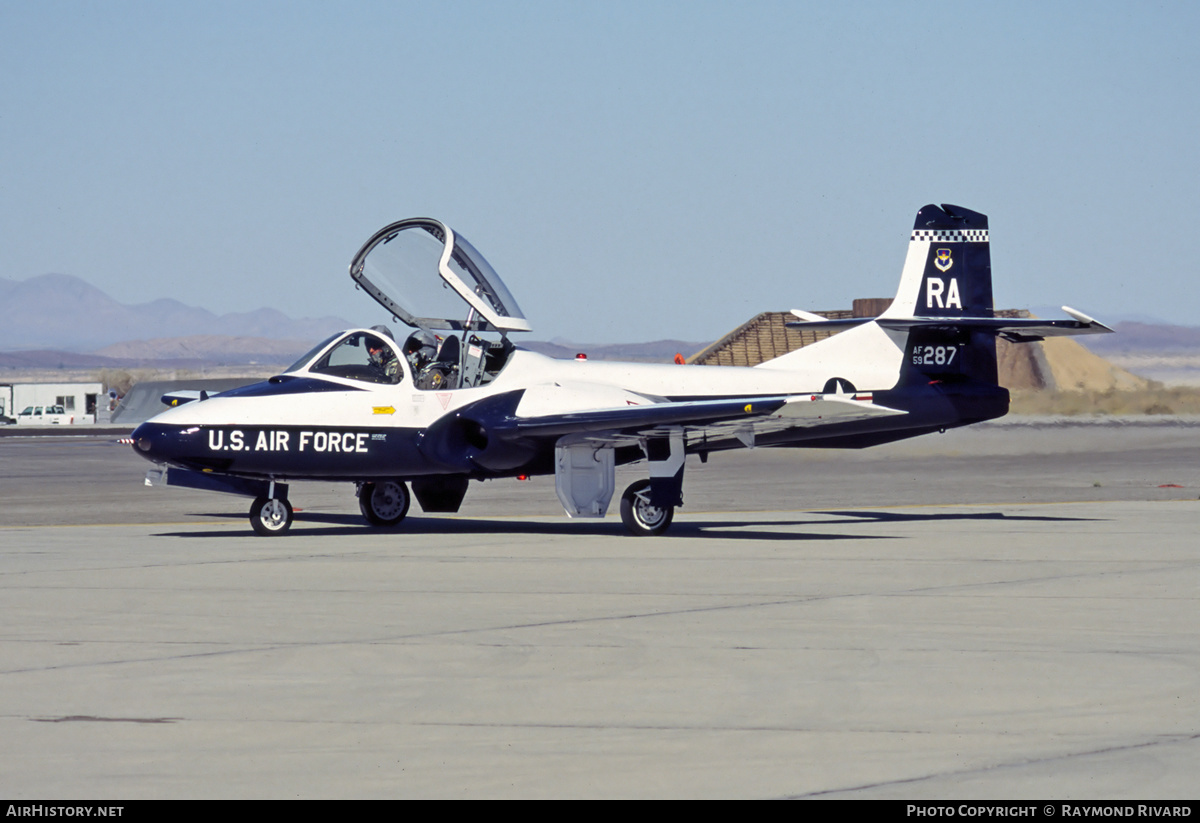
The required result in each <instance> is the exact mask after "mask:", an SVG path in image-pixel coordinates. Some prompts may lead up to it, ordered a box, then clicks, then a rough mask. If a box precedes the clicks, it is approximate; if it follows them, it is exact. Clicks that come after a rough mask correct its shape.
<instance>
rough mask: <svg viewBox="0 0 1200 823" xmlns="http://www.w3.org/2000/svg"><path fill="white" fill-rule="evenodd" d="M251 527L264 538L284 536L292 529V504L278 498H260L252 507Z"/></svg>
mask: <svg viewBox="0 0 1200 823" xmlns="http://www.w3.org/2000/svg"><path fill="white" fill-rule="evenodd" d="M250 525H251V526H253V527H254V531H256V532H258V533H259V534H261V535H263V536H264V537H272V536H274V535H277V534H283V533H284V532H286V531H287V530H288V529H290V528H291V527H292V504H291V503H289V502H287V501H286V500H280V499H279V498H278V497H259V498H257V499H255V501H254V505H252V506H251V507H250Z"/></svg>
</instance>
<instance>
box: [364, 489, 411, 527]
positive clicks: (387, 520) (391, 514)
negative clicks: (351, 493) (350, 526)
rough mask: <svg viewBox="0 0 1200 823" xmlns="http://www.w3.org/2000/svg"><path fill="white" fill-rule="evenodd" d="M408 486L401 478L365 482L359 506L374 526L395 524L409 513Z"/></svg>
mask: <svg viewBox="0 0 1200 823" xmlns="http://www.w3.org/2000/svg"><path fill="white" fill-rule="evenodd" d="M409 500H410V498H409V496H408V487H406V486H405V485H404V484H403V483H401V482H400V481H399V480H384V481H383V482H381V483H363V484H362V486H361V487H360V488H359V490H358V508H359V510H360V511H361V512H362V516H363V517H365V518H367V522H368V523H370V524H371V525H372V526H395V525H396V524H397V523H399V522H400V521H401V520H403V519H404V516H405V515H406V514H408V504H409Z"/></svg>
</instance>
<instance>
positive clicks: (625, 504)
mask: <svg viewBox="0 0 1200 823" xmlns="http://www.w3.org/2000/svg"><path fill="white" fill-rule="evenodd" d="M674 518H675V507H674V506H666V507H660V506H654V505H651V503H650V481H649V480H638V481H637V482H636V483H632V484H630V486H629V488H627V489H626V490H625V493H624V494H623V495H621V522H622V523H624V524H625V528H626V530H628V532H629V533H630V534H632V535H633V536H635V537H653V536H654V535H658V534H662V533H663V532H665V531H666V530H667V527H668V526H670V525H671V521H672V520H673V519H674Z"/></svg>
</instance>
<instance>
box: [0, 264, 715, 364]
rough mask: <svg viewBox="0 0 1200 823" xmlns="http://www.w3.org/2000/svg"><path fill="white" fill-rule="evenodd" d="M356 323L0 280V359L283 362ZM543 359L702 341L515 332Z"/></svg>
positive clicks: (639, 355) (654, 352)
mask: <svg viewBox="0 0 1200 823" xmlns="http://www.w3.org/2000/svg"><path fill="white" fill-rule="evenodd" d="M355 325H356V324H354V323H351V322H350V321H348V320H346V319H344V318H341V317H309V318H303V319H300V320H293V319H292V318H290V317H288V316H287V315H285V314H283V313H282V312H279V311H276V310H275V309H258V310H257V311H251V312H237V313H233V314H223V315H217V314H214V313H212V312H210V311H208V310H207V309H199V308H195V307H193V306H187V305H184V304H183V303H180V302H179V301H178V300H170V299H162V300H155V301H153V302H151V303H141V304H137V305H126V304H124V303H119V302H117V301H116V300H114V299H113V298H112V297H110V296H108V295H107V294H105V293H104V292H103V291H101V290H100V289H98V288H96V287H95V286H93V285H91V284H90V283H88V282H87V281H85V280H82V279H80V278H78V277H74V276H72V275H68V274H43V275H39V276H37V277H31V278H29V279H28V280H22V281H16V280H6V279H4V278H0V367H3V368H16V369H25V368H30V369H36V368H51V369H54V368H103V367H119V368H127V367H130V366H141V365H151V364H153V365H156V366H160V367H166V368H178V367H185V366H187V365H193V364H197V363H206V364H210V365H211V364H239V363H242V364H248V363H273V364H287V363H290V362H291V361H292V360H294V359H295V358H296V357H298V356H300V355H301V354H303V353H304V352H306V351H308V349H309V348H311V347H312V345H313V344H314V343H316V342H317V341H319V340H322V339H324V338H326V337H328V336H329V335H330V334H333V333H334V332H336V331H339V330H341V329H347V328H352V327H353V326H355ZM519 342H520V343H521V345H522V346H525V347H526V348H530V349H533V350H534V351H538V352H541V353H543V354H546V355H549V356H551V357H566V358H570V357H574V356H575V355H576V354H578V353H580V352H586V353H587V354H588V356H590V357H593V358H595V359H628V360H655V361H662V362H669V361H670V360H671V359H672V357H674V355H675V353H676V352H681V353H683V354H684V355H689V354H692V353H693V352H696V351H699V350H700V349H702V348H704V347H705V346H706V345H707V343H689V342H685V341H678V340H660V341H656V342H653V343H644V344H610V345H592V346H588V345H580V344H577V343H571V342H567V341H560V340H554V341H551V342H538V341H529V340H525V339H523V338H522V339H521V340H520V341H519Z"/></svg>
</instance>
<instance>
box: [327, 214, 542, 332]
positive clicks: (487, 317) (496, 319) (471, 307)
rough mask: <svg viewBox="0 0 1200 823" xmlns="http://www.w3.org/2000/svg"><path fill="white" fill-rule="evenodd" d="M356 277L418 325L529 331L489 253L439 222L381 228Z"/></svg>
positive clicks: (358, 262) (361, 255)
mask: <svg viewBox="0 0 1200 823" xmlns="http://www.w3.org/2000/svg"><path fill="white" fill-rule="evenodd" d="M350 276H351V277H353V278H354V281H355V282H356V283H358V285H360V286H361V287H362V288H363V289H365V290H366V292H367V294H369V295H371V296H372V297H373V298H375V300H376V301H377V302H378V303H379V304H380V305H381V306H383V307H384V308H385V309H387V310H388V311H389V312H391V314H392V316H394V317H395V318H396V319H398V320H400V321H401V322H404V323H407V324H408V325H410V326H412V327H414V328H423V329H440V330H463V329H470V330H474V331H501V332H507V331H529V322H528V321H527V320H526V319H525V316H524V315H523V314H521V308H520V307H519V306H518V305H517V301H516V300H514V299H513V296H512V295H511V294H510V293H509V291H508V289H507V288H506V287H505V286H504V283H503V282H502V281H501V280H500V276H499V275H497V274H496V272H495V270H494V269H493V268H492V267H491V265H490V264H489V263H488V262H487V260H485V259H484V258H483V255H481V254H480V253H479V252H477V251H476V250H475V248H474V247H473V246H472V245H471V244H470V243H468V242H467V241H466V239H465V238H464V237H462V236H461V235H457V234H455V233H454V230H453V229H451V228H450V227H449V226H447V225H446V224H445V223H442V222H441V221H438V220H432V219H430V218H427V217H413V218H410V219H408V220H401V221H399V222H397V223H392V224H391V225H390V226H385V227H384V228H382V229H380V230H379V231H377V232H376V233H375V234H374V235H373V236H372V237H371V239H370V240H368V241H367V242H366V244H365V245H364V246H363V247H362V248H361V249H360V250H359V252H358V254H356V255H355V256H354V260H353V262H351V263H350ZM464 303H465V304H466V305H464Z"/></svg>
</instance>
